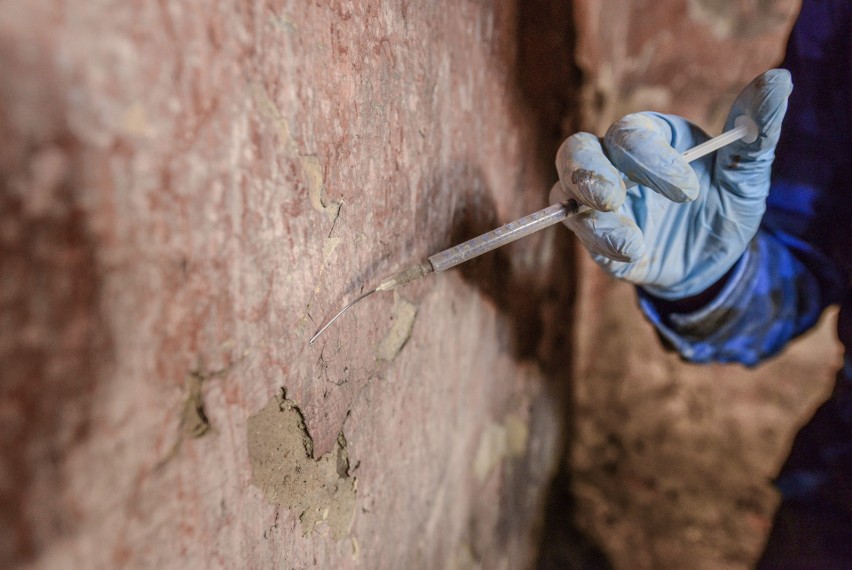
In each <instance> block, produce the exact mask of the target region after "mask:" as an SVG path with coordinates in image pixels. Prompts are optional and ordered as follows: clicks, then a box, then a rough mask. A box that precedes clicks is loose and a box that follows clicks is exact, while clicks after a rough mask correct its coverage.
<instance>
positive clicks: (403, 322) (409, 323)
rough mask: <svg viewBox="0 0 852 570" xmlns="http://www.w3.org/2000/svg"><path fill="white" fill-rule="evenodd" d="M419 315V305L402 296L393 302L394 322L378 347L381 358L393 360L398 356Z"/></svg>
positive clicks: (378, 355)
mask: <svg viewBox="0 0 852 570" xmlns="http://www.w3.org/2000/svg"><path fill="white" fill-rule="evenodd" d="M416 317H417V306H416V305H414V304H412V303H409V302H408V301H406V300H405V299H403V298H402V297H397V298H396V300H395V301H394V304H393V313H392V315H391V319H392V320H393V324H392V325H391V328H390V330H389V331H388V332H387V334H386V335H385V337H384V338H383V339H382V341H381V342H380V343H379V346H378V347H377V348H376V357H377V358H378V359H379V360H388V361H391V360H393V359H394V358H396V355H397V354H399V351H400V350H402V347H403V346H405V343H406V342H408V339H409V338H410V337H411V332H412V331H413V330H414V319H415V318H416Z"/></svg>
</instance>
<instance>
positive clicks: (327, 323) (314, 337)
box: [308, 289, 378, 344]
mask: <svg viewBox="0 0 852 570" xmlns="http://www.w3.org/2000/svg"><path fill="white" fill-rule="evenodd" d="M376 291H378V289H373V290H372V291H367V292H366V293H364V294H363V295H361V296H360V297H358V298H357V299H355V300H354V301H351V302H349V303H348V304H347V305H346V306H345V307H343V308H342V309H340V312H339V313H337V314H336V315H334V316H333V317H331V319H329V320H328V322H326V323H325V324H324V325H323V326H321V327H320V328H319V330H318V331H317V332H316V333H314V336H312V337H311V340H310V341H308V343H309V344H313V343H314V341H315V340H316V339H317V338H318V337H319V335H321V334H322V333H323V331H324V330H325V329H327V328H328V327H330V326H331V324H332V323H333V322H334V321H336V320H337V319H338V318H339V317H340V315H342V314H343V313H345V312H346V311H348V310H349V308H350V307H351V306H352V305H354V304H355V303H357V302H359V301H361V300H362V299H366V298H367V297H369V296H370V295H372V294H373V293H375V292H376Z"/></svg>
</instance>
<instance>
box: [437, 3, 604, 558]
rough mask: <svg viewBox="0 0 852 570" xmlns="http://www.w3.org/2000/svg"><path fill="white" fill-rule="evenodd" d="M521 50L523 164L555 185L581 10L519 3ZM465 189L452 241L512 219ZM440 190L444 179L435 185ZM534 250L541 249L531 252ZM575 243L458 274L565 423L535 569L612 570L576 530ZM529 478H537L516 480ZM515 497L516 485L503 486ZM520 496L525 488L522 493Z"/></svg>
mask: <svg viewBox="0 0 852 570" xmlns="http://www.w3.org/2000/svg"><path fill="white" fill-rule="evenodd" d="M514 16H515V18H516V21H515V26H516V27H515V29H516V37H515V41H514V45H515V51H514V52H513V53H505V54H503V57H504V58H505V59H506V69H510V70H513V71H514V74H513V75H512V76H510V77H509V80H510V81H512V82H513V83H514V85H512V86H510V89H511V90H513V91H514V93H515V97H516V99H515V105H514V108H515V113H516V115H515V118H516V120H518V121H519V122H522V123H525V124H531V126H532V131H533V132H532V139H533V141H534V144H535V157H536V163H535V164H532V165H519V168H520V167H525V168H534V169H536V172H537V173H541V174H542V176H540V177H539V178H542V177H543V178H544V179H550V180H551V183H552V182H555V181H556V170H555V166H554V157H555V156H556V151H557V149H558V148H559V145H560V144H561V142H562V141H563V140H564V138H565V137H566V136H568V135H569V134H571V133H572V132H574V131H576V130H577V121H578V117H579V100H580V97H579V89H580V85H581V82H582V76H581V72H580V70H579V68H578V67H577V65H576V64H575V60H574V44H575V26H574V21H573V11H572V3H571V2H570V1H566V0H522V1H521V0H519V1H518V2H516V4H515V14H514ZM444 175H445V176H446V177H448V179H450V180H453V182H454V184H456V185H459V184H461V186H462V187H461V188H458V191H459V192H460V196H459V201H458V203H457V207H456V210H455V213H454V220H453V231H452V236H451V239H450V240H449V242H448V243H442V244H435V246H436V248H438V249H440V247H446V246H448V245H450V244H458V243H460V242H462V241H465V240H467V239H470V238H472V237H474V236H477V235H480V234H482V233H484V232H486V231H489V230H492V229H494V228H495V227H497V226H499V225H500V224H503V223H506V222H507V221H509V220H505V219H499V218H498V216H497V214H496V206H495V204H494V202H493V201H492V199H491V197H490V196H491V195H490V193H489V190H488V188H487V183H486V182H485V177H484V176H483V174H482V173H481V172H479V170H478V167H477V166H475V165H470V164H459V165H457V168H455V169H454V172H449V173H444ZM433 183H434V184H440V183H441V180H440V179H438V180H435V181H433ZM548 191H549V186H548V187H547V188H542V189H540V194H538V195H537V196H541V198H540V199H538V198H537V200H539V201H536V202H535V203H533V204H531V206H530V211H532V210H534V209H536V208H539V207H543V206H544V205H545V204H544V199H546V198H545V197H546V196H547V192H548ZM531 250H532V251H531ZM536 251H550V254H549V258H547V259H544V260H538V261H537V262H536V263H534V264H533V266H534V267H535V269H531V268H530V267H529V266H524V265H523V264H521V263H518V262H517V260H518V259H520V258H527V259H529V258H530V257H531V255H532V256H535V255H536V254H535V252H536ZM574 252H575V247H574V241H573V236H572V235H571V234H570V232H568V231H567V230H564V229H563V228H561V227H557V228H552V229H549V230H547V231H545V232H540V233H539V234H536V235H534V236H530V237H527V238H524V240H521V241H519V242H516V243H514V244H511V245H508V246H505V247H503V248H500V249H498V250H495V251H493V252H490V253H488V254H485V255H483V256H481V257H479V258H476V259H474V260H471V261H468V262H466V263H464V264H463V265H461V266H459V267H458V268H457V269H456V270H457V271H459V272H460V274H461V275H462V277H463V279H464V280H465V281H466V282H468V283H469V284H471V285H473V286H474V287H476V288H477V289H478V290H479V291H480V292H482V293H483V294H484V295H485V296H486V297H487V298H489V299H490V300H491V301H492V302H493V303H494V305H495V306H496V307H497V308H498V310H499V311H500V312H501V313H502V315H503V317H504V318H505V320H506V323H507V326H506V327H505V331H506V335H507V338H505V339H501V345H502V346H501V349H502V350H504V351H506V352H508V353H510V354H512V356H513V357H514V358H515V359H517V360H519V361H533V362H536V364H537V365H538V366H539V368H540V369H541V370H542V372H543V373H544V375H545V377H546V380H547V387H548V390H549V392H550V396H551V398H552V399H553V401H554V402H556V404H557V406H558V407H559V409H560V413H561V417H562V419H563V424H562V433H561V434H560V435H561V445H560V449H561V457H560V458H559V461H558V465H559V469H558V472H557V473H556V475H555V477H554V478H553V480H552V482H551V483H550V489H549V491H548V493H547V505H546V513H545V516H544V522H543V527H542V528H541V529H540V536H539V545H540V547H539V556H538V560H537V562H536V567H537V568H541V569H557V568H558V569H567V570H571V569H603V568H610V567H611V564H610V563H609V561H608V560H607V559H606V557H605V555H604V554H603V553H602V551H601V550H600V549H599V548H598V547H597V546H596V545H595V544H594V543H593V542H592V541H591V540H589V539H588V538H587V537H586V536H585V535H584V534H583V533H582V532H581V531H580V530H579V529H578V528H577V527H576V525H575V523H574V510H575V508H576V507H575V502H574V500H573V497H572V496H571V471H570V466H569V465H568V461H567V460H568V457H569V450H570V447H571V441H572V428H573V423H572V418H573V388H572V378H571V372H570V371H571V370H572V357H573V354H572V339H573V328H572V327H573V319H572V316H573V314H574V305H575V295H576V290H577V273H576V267H577V264H576V260H575V253H574ZM511 477H512V478H513V479H514V478H520V479H523V478H524V477H528V479H527V480H530V479H529V477H530V474H527V473H525V472H522V471H519V472H518V473H514V474H513V475H511ZM504 485H505V488H507V489H512V488H515V487H513V484H512V482H504ZM518 488H521V487H520V486H518ZM524 500H525V499H524V498H523V497H519V496H515V495H514V494H513V493H503V496H502V498H501V501H502V504H501V506H500V513H501V514H500V517H501V518H500V521H499V526H498V531H499V532H500V533H502V534H503V535H505V536H503V537H502V538H504V539H506V540H507V541H508V539H509V538H510V537H509V536H508V535H509V534H510V533H511V532H512V530H513V529H515V528H516V527H517V525H518V522H517V521H514V520H513V516H515V513H518V512H528V510H529V509H528V508H523V506H522V504H519V501H520V502H523V501H524Z"/></svg>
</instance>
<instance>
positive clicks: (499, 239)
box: [310, 115, 758, 344]
mask: <svg viewBox="0 0 852 570" xmlns="http://www.w3.org/2000/svg"><path fill="white" fill-rule="evenodd" d="M757 135H758V129H757V125H755V123H754V121H752V120H751V118H749V117H747V116H746V115H742V116H740V117H737V120H736V121H735V122H734V128H733V129H731V130H730V131H727V132H724V133H722V134H721V135H719V136H717V137H713V138H712V139H710V140H708V141H706V142H704V143H702V144H700V145H698V146H695V147H693V148H691V149H689V150H687V151H686V152H684V153H683V154H682V155H681V156H683V158H684V159H686V161H687V162H692V161H693V160H696V159H698V158H701V157H702V156H706V155H708V154H710V153H711V152H713V151H715V150H718V149H720V148H722V147H723V146H726V145H729V144H731V143H732V142H735V141H738V140H743V141H744V142H746V143H752V142H754V141H755V140H757ZM625 184H626V186H627V187H628V188H630V187H632V186H636V183H635V182H633V181H626V182H625ZM589 210H591V208H589V207H588V206H583V205H580V204H579V203H578V202H577V201H576V200H574V199H570V200H568V201H566V202H563V203H558V204H553V205H552V206H548V207H547V208H543V209H541V210H539V211H537V212H533V213H532V214H529V215H528V216H524V217H523V218H520V219H518V220H514V221H512V222H509V223H508V224H504V225H502V226H500V227H499V228H497V229H494V230H491V231H490V232H486V233H484V234H482V235H479V236H476V237H475V238H472V239H469V240H467V241H466V242H463V243H460V244H459V245H456V246H454V247H451V248H449V249H445V250H444V251H441V252H438V253H436V254H434V255H430V256H429V257H428V258H426V259H425V260H423V261H422V262H420V263H418V264H417V265H413V266H411V267H409V268H407V269H404V270H402V271H400V272H399V273H394V274H393V275H391V276H390V277H386V278H385V279H383V280H382V281H381V282H380V283H379V284H378V285H377V286H376V288H375V289H373V290H371V291H368V292H367V293H364V294H363V295H361V296H360V297H358V298H356V299H355V300H353V301H352V302H350V303H348V304H347V305H346V306H345V307H343V308H342V309H341V310H340V312H338V313H337V314H336V315H334V317H332V318H331V319H329V320H328V321H327V322H326V323H325V324H324V325H323V326H322V327H320V329H319V330H318V331H317V332H316V334H314V336H312V337H311V340H310V343H311V344H313V343H314V341H315V340H316V339H317V338H318V337H319V335H321V334H322V333H323V331H325V329H327V328H328V327H329V326H331V324H332V323H333V322H334V321H336V320H337V319H338V317H340V315H342V314H343V313H345V312H346V311H347V310H348V309H349V308H350V307H351V306H352V305H354V304H356V303H358V302H359V301H361V300H362V299H364V298H366V297H369V296H370V295H372V294H373V293H377V292H379V291H393V290H394V289H396V288H398V287H401V286H402V285H405V284H406V283H411V282H412V281H416V280H417V279H421V278H422V277H425V276H426V275H429V274H430V273H432V272H439V271H446V270H447V269H450V268H451V267H455V266H456V265H459V264H461V263H464V262H465V261H468V260H471V259H473V258H474V257H479V256H480V255H482V254H484V253H488V252H489V251H492V250H494V249H497V248H498V247H501V246H504V245H506V244H507V243H512V242H513V241H516V240H519V239H521V238H522V237H524V236H528V235H530V234H532V233H535V232H537V231H539V230H543V229H544V228H547V227H550V226H552V225H553V224H556V223H557V222H561V221H562V220H565V219H567V218H569V217H571V216H576V215H577V214H582V213H583V212H587V211H589Z"/></svg>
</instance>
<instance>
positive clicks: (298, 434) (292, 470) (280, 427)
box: [247, 390, 355, 540]
mask: <svg viewBox="0 0 852 570" xmlns="http://www.w3.org/2000/svg"><path fill="white" fill-rule="evenodd" d="M247 430H248V449H249V458H250V460H251V467H252V484H253V485H254V486H256V487H258V488H259V489H260V490H261V491H262V492H263V494H264V496H265V497H266V500H267V501H269V502H270V503H273V504H276V505H282V506H285V507H287V508H289V509H292V510H293V511H295V512H296V513H298V516H299V521H300V522H301V524H302V533H303V535H304V536H309V535H310V534H311V533H312V532H313V531H314V530H318V529H320V528H322V527H327V528H329V529H330V530H331V535H332V537H333V538H334V540H340V539H342V538H344V537H345V536H346V535H347V534H348V532H349V528H350V526H351V525H352V518H353V516H354V513H355V479H354V478H353V477H350V476H349V455H348V453H347V451H346V438H345V437H344V436H343V433H342V432H341V433H340V435H339V436H338V438H337V445H336V446H335V449H334V450H332V451H331V452H330V453H327V454H325V455H323V456H322V457H320V458H319V459H318V460H315V459H314V458H313V453H314V446H313V439H312V438H311V436H310V434H309V433H308V430H307V427H306V426H305V420H304V417H303V416H302V412H301V411H300V410H299V408H298V406H296V403H295V402H294V401H293V400H288V399H287V398H286V395H285V394H284V391H283V390H282V393H281V395H280V396H276V397H274V398H272V399H270V400H269V403H268V404H267V405H266V407H264V408H263V409H262V410H260V411H259V412H258V413H256V414H255V415H253V416H251V417H250V418H249V419H248V427H247Z"/></svg>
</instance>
